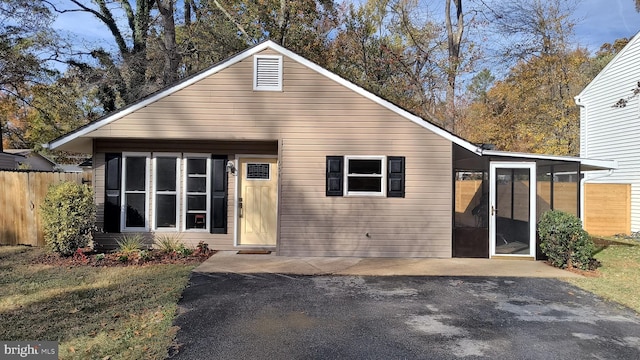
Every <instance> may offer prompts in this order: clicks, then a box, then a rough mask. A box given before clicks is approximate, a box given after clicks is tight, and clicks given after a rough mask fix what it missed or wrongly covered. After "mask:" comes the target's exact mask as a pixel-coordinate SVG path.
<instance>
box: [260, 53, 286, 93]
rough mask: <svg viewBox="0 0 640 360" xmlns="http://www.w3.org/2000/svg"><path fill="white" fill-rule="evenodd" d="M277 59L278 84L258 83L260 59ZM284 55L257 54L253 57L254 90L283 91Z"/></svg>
mask: <svg viewBox="0 0 640 360" xmlns="http://www.w3.org/2000/svg"><path fill="white" fill-rule="evenodd" d="M259 59H277V60H278V84H277V85H274V86H265V85H262V86H260V85H258V60H259ZM282 63H283V60H282V55H255V56H254V57H253V90H254V91H282Z"/></svg>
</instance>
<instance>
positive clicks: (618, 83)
mask: <svg viewBox="0 0 640 360" xmlns="http://www.w3.org/2000/svg"><path fill="white" fill-rule="evenodd" d="M575 102H576V104H578V106H580V155H581V156H584V157H598V158H600V157H602V158H606V159H614V160H616V161H617V162H618V168H617V169H616V170H614V171H612V172H593V173H589V174H586V175H585V181H586V182H588V183H611V184H616V183H617V184H631V201H630V202H631V209H630V212H631V226H630V229H628V230H627V231H630V232H637V231H640V142H639V141H638V138H640V33H638V34H636V35H635V36H634V37H633V38H632V39H631V40H630V41H629V43H628V44H627V45H626V46H625V47H624V48H623V49H622V50H620V52H619V53H618V54H616V56H614V57H613V59H611V61H609V63H608V64H607V66H605V67H604V68H603V69H602V71H600V73H599V74H598V75H597V76H596V77H595V78H594V79H593V80H592V81H591V82H590V83H589V84H588V85H587V86H586V87H585V88H584V89H583V90H582V91H581V92H580V94H578V95H577V96H576V97H575Z"/></svg>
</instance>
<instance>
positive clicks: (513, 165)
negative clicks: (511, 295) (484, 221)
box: [488, 161, 538, 259]
mask: <svg viewBox="0 0 640 360" xmlns="http://www.w3.org/2000/svg"><path fill="white" fill-rule="evenodd" d="M496 169H529V175H530V179H529V224H530V226H529V254H527V255H521V254H496V253H495V252H496V218H497V216H496V214H497V213H496V212H494V211H493V209H496V207H497V204H496V196H495V195H496V183H497V178H496ZM536 176H537V175H536V163H535V162H508V161H492V162H491V163H490V164H489V209H488V210H489V258H491V257H494V256H510V257H532V256H533V258H534V259H535V257H536V211H537V205H536V196H537V189H538V188H537V183H536Z"/></svg>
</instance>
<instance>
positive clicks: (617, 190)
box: [584, 184, 631, 236]
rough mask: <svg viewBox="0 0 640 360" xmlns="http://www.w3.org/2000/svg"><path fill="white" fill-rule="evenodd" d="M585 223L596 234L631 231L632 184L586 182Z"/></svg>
mask: <svg viewBox="0 0 640 360" xmlns="http://www.w3.org/2000/svg"><path fill="white" fill-rule="evenodd" d="M584 195H585V204H584V209H585V216H584V225H585V229H586V230H587V232H589V233H590V234H594V235H603V236H607V235H614V234H629V233H630V232H631V185H630V184H585V189H584Z"/></svg>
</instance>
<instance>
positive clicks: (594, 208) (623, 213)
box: [455, 180, 631, 235]
mask: <svg viewBox="0 0 640 360" xmlns="http://www.w3.org/2000/svg"><path fill="white" fill-rule="evenodd" d="M481 185H482V182H481V181H480V180H458V181H456V184H455V190H456V196H455V211H456V217H457V218H456V226H463V227H464V226H474V223H475V220H474V215H473V214H472V210H473V209H474V208H475V207H476V206H477V205H478V204H479V201H480V199H481V197H482V194H481V190H480V187H481ZM528 186H529V185H528V183H526V182H518V183H516V186H515V187H514V189H515V190H516V191H517V192H519V193H521V192H522V191H525V192H526V191H528V190H527V189H528ZM549 186H550V184H549V182H538V189H537V190H538V196H537V202H538V216H539V215H541V214H542V212H544V211H546V210H547V209H548V208H549V204H550V199H549V197H550V190H549ZM577 186H578V185H577V184H576V183H554V187H555V189H556V191H555V201H554V207H555V209H558V210H563V211H567V212H571V213H575V211H576V210H577V209H576V206H575V204H576V201H577V197H578V193H577V191H578V190H577ZM502 194H503V195H504V198H510V189H503V191H502ZM502 200H504V199H498V207H499V208H504V206H500V202H501V201H502ZM527 211H528V209H527V208H526V206H525V207H522V206H515V207H514V214H513V215H514V218H520V217H523V216H525V217H526V215H523V214H527ZM509 216H510V214H509ZM583 219H584V226H585V229H586V230H587V231H588V232H589V233H590V234H594V235H613V234H628V233H629V232H630V231H631V185H629V184H585V189H584V216H583Z"/></svg>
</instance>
